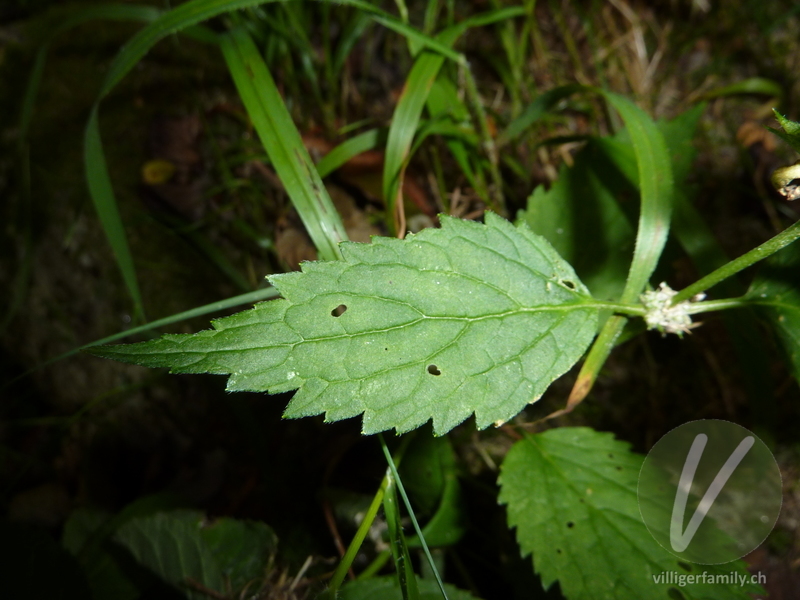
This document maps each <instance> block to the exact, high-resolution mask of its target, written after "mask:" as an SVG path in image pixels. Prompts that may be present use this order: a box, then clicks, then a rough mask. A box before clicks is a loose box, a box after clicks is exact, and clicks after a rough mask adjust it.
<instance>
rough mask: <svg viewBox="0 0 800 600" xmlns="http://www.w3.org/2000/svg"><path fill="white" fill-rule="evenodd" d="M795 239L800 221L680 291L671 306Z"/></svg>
mask: <svg viewBox="0 0 800 600" xmlns="http://www.w3.org/2000/svg"><path fill="white" fill-rule="evenodd" d="M797 238H800V221H797V222H796V223H795V224H794V225H792V226H791V227H788V228H787V229H784V230H783V231H782V232H780V233H779V234H778V235H776V236H775V237H774V238H772V239H771V240H769V241H767V242H764V243H763V244H761V245H760V246H758V247H757V248H753V249H752V250H750V252H748V253H747V254H743V255H742V256H740V257H739V258H736V259H734V260H732V261H731V262H729V263H728V264H726V265H723V266H722V267H720V268H719V269H717V270H716V271H713V272H712V273H709V274H708V275H706V276H705V277H703V278H702V279H700V280H699V281H696V282H695V283H693V284H692V285H690V286H689V287H687V288H684V289H682V290H681V291H680V292H678V293H677V294H676V295H675V297H674V298H673V299H672V305H673V306H674V305H676V304H677V303H678V302H682V301H684V300H688V299H689V298H692V297H693V296H695V295H697V294H699V293H701V292H704V291H706V290H707V289H709V288H712V287H714V286H715V285H717V284H718V283H719V282H720V281H724V280H725V279H728V277H731V276H732V275H735V274H736V273H738V272H739V271H742V270H744V269H746V268H747V267H750V266H752V265H754V264H755V263H757V262H758V261H760V260H764V259H765V258H767V257H768V256H770V255H772V254H775V253H776V252H777V251H778V250H781V249H782V248H785V247H786V246H788V245H789V244H791V243H792V242H794V241H795V240H796V239H797Z"/></svg>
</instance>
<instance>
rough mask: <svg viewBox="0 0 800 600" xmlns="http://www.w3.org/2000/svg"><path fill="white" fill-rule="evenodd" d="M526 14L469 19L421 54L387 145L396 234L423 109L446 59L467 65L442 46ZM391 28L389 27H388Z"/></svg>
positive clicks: (389, 205) (386, 180) (387, 184)
mask: <svg viewBox="0 0 800 600" xmlns="http://www.w3.org/2000/svg"><path fill="white" fill-rule="evenodd" d="M523 14H524V9H522V8H521V7H511V8H505V9H500V10H495V11H490V12H488V13H486V14H483V15H478V16H476V17H472V18H470V19H466V20H464V21H462V22H461V23H458V24H457V25H453V26H452V27H448V28H447V29H445V30H444V31H442V32H441V33H439V34H438V35H437V36H436V41H437V42H438V45H437V46H434V45H433V44H428V48H430V49H432V50H436V52H437V53H434V52H423V53H421V54H420V55H419V56H418V57H417V59H416V61H415V62H414V66H413V67H412V68H411V72H410V73H409V75H408V78H407V79H406V83H405V86H404V87H403V92H402V94H401V96H400V99H399V100H398V102H397V107H396V108H395V111H394V115H393V116H392V124H391V126H390V128H389V136H388V139H387V141H386V159H385V161H384V168H383V197H384V200H385V202H386V216H387V226H388V227H389V230H390V231H392V232H398V233H402V232H400V231H398V229H399V226H402V223H401V222H399V221H400V219H396V215H395V213H396V212H400V211H399V209H401V208H402V205H401V204H399V203H398V200H399V195H400V190H401V189H402V183H403V175H404V172H405V168H406V165H407V164H408V160H409V158H410V150H411V142H412V140H413V138H414V135H415V133H416V131H417V127H418V125H419V121H420V118H421V116H422V109H423V108H424V107H425V103H426V101H427V98H428V94H429V93H430V90H431V88H432V87H433V83H434V81H435V80H436V77H437V75H438V74H439V69H441V67H442V65H443V64H444V59H445V58H450V59H452V60H454V61H455V62H456V63H458V64H461V65H464V66H465V67H466V66H467V65H466V59H465V58H464V56H463V55H462V54H460V53H457V52H454V51H452V50H450V51H449V52H447V53H445V52H442V50H441V48H440V46H442V45H444V46H445V47H447V48H448V49H449V47H450V46H452V45H453V44H454V43H455V42H456V40H457V39H458V38H459V37H460V36H461V35H462V34H463V33H464V32H465V31H466V30H467V29H469V28H471V27H479V26H482V25H488V24H490V23H494V22H497V21H501V20H503V19H509V18H512V17H516V16H521V15H523ZM376 21H378V22H379V23H381V24H384V25H386V23H384V22H383V20H382V19H380V18H376ZM386 26H387V27H388V25H386ZM394 29H395V31H398V32H401V30H400V28H394ZM420 36H421V37H422V38H425V39H428V40H429V39H430V38H429V37H428V36H425V35H423V34H421V33H419V32H416V33H415V34H414V35H413V36H411V37H410V39H413V40H415V41H417V40H419V39H420Z"/></svg>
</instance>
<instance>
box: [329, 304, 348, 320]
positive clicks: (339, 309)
mask: <svg viewBox="0 0 800 600" xmlns="http://www.w3.org/2000/svg"><path fill="white" fill-rule="evenodd" d="M346 310H347V306H345V305H344V304H340V305H339V306H337V307H336V308H334V309H333V310H332V311H331V316H332V317H341V316H342V315H343V314H344V311H346Z"/></svg>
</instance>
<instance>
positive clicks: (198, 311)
mask: <svg viewBox="0 0 800 600" xmlns="http://www.w3.org/2000/svg"><path fill="white" fill-rule="evenodd" d="M277 297H278V291H277V290H276V289H275V288H274V287H272V286H270V287H268V288H264V289H261V290H256V291H254V292H248V293H246V294H240V295H239V296H234V297H233V298H227V299H225V300H219V301H217V302H211V303H210V304H204V305H203V306H198V307H197V308H192V309H190V310H187V311H184V312H181V313H177V314H174V315H170V316H169V317H164V318H163V319H158V320H156V321H153V322H151V323H145V324H144V325H140V326H138V327H133V328H131V329H126V330H125V331H120V332H119V333H115V334H114V335H110V336H108V337H104V338H102V339H99V340H95V341H94V342H89V343H88V344H84V345H83V346H79V347H77V348H73V349H72V350H69V351H68V352H64V353H63V354H59V355H58V356H55V357H53V358H51V359H48V360H46V361H45V362H43V363H40V364H38V365H36V366H35V367H34V368H32V369H30V370H29V371H26V372H25V373H22V374H21V375H19V376H17V377H15V378H14V379H12V380H11V381H9V382H8V383H7V384H5V385H4V386H3V387H0V389H4V388H6V387H9V386H10V385H11V384H12V383H14V382H16V381H18V380H20V379H22V378H23V377H27V376H28V375H30V374H32V373H35V372H36V371H38V370H39V369H43V368H44V367H46V366H47V365H51V364H53V363H55V362H58V361H60V360H64V359H65V358H69V357H70V356H74V355H75V354H77V353H78V352H80V351H82V350H85V349H86V348H91V347H92V346H102V345H103V344H110V343H111V342H117V341H119V340H122V339H125V338H126V337H129V336H132V335H138V334H140V333H146V332H148V331H153V330H155V329H158V328H160V327H166V326H167V325H172V324H173V323H180V322H181V321H188V320H189V319H194V318H195V317H202V316H203V315H208V314H211V313H218V312H222V311H224V310H227V309H229V308H233V307H235V306H241V305H242V304H253V303H255V302H263V301H265V300H272V299H273V298H277Z"/></svg>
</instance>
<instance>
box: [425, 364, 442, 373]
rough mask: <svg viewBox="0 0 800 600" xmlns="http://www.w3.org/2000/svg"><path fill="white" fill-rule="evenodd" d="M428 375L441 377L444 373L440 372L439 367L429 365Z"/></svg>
mask: <svg viewBox="0 0 800 600" xmlns="http://www.w3.org/2000/svg"><path fill="white" fill-rule="evenodd" d="M428 373H430V374H431V375H441V374H442V372H441V371H440V370H439V367H437V366H436V365H428Z"/></svg>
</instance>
